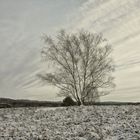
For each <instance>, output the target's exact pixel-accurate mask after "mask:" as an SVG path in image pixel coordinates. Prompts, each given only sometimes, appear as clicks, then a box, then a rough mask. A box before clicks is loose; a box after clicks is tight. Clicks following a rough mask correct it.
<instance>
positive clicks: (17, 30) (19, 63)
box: [0, 0, 140, 101]
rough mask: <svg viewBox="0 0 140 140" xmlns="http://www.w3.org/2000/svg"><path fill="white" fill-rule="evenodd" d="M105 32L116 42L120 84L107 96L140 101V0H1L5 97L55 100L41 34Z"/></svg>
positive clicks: (0, 84)
mask: <svg viewBox="0 0 140 140" xmlns="http://www.w3.org/2000/svg"><path fill="white" fill-rule="evenodd" d="M61 28H64V29H66V30H68V31H77V30H78V29H81V28H84V29H86V30H89V31H92V32H97V33H103V35H104V37H106V38H107V39H108V40H109V42H110V44H111V45H112V47H113V49H114V51H113V58H114V61H115V65H116V72H115V73H114V75H115V83H116V89H115V90H114V92H112V94H110V95H108V96H105V97H103V98H102V100H104V101H105V100H112V101H140V0H86V1H85V0H0V96H1V97H10V98H24V99H25V98H27V99H39V100H55V99H57V97H56V92H57V90H56V89H55V88H52V87H49V86H42V85H41V83H40V82H39V80H38V78H37V77H36V74H37V73H39V72H40V71H42V69H44V62H42V61H41V55H40V50H41V48H42V47H43V45H44V44H43V41H42V40H41V36H42V35H43V34H49V35H54V34H55V33H56V32H57V31H58V30H59V29H61Z"/></svg>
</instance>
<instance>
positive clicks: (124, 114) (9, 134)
mask: <svg viewBox="0 0 140 140" xmlns="http://www.w3.org/2000/svg"><path fill="white" fill-rule="evenodd" d="M31 139H32V140H140V106H139V105H136V106H135V105H122V106H115V105H114V106H73V107H62V108H61V107H60V108H59V107H58V108H3V109H0V140H31Z"/></svg>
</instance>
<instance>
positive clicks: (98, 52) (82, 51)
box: [39, 30, 114, 105]
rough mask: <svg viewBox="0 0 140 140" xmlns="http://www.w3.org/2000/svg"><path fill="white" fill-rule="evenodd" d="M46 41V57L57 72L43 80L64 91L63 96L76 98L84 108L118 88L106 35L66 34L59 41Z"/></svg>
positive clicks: (62, 33)
mask: <svg viewBox="0 0 140 140" xmlns="http://www.w3.org/2000/svg"><path fill="white" fill-rule="evenodd" d="M44 41H45V44H46V46H45V47H43V49H42V52H41V53H42V56H43V57H44V58H45V59H46V61H47V62H51V64H52V67H53V69H55V71H54V72H52V73H46V74H39V77H41V78H42V79H43V80H45V81H47V83H49V84H51V85H54V86H56V87H58V88H60V92H59V94H58V95H59V96H65V97H67V96H72V97H73V99H75V100H76V101H77V103H78V104H79V105H80V104H83V103H84V102H86V101H94V100H95V99H97V98H99V97H100V96H103V95H106V94H108V93H109V90H106V89H111V88H112V87H113V86H114V84H113V82H112V81H113V77H112V72H113V71H114V65H113V63H112V57H111V52H112V48H111V46H110V45H109V44H108V42H107V40H106V39H104V38H103V37H102V35H100V34H93V33H90V32H84V31H80V32H78V33H71V34H70V33H66V32H65V31H64V30H62V31H60V32H59V33H58V34H57V36H56V38H55V40H53V39H52V38H51V37H49V36H44Z"/></svg>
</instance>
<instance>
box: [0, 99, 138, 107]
mask: <svg viewBox="0 0 140 140" xmlns="http://www.w3.org/2000/svg"><path fill="white" fill-rule="evenodd" d="M75 105H76V103H75ZM85 105H100V106H102V105H117V106H120V105H140V102H87V103H85ZM62 106H65V105H64V104H63V102H62V101H58V102H56V101H37V100H22V99H18V100H15V99H10V98H0V108H9V107H62Z"/></svg>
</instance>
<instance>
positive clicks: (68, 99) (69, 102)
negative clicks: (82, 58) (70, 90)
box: [63, 96, 75, 106]
mask: <svg viewBox="0 0 140 140" xmlns="http://www.w3.org/2000/svg"><path fill="white" fill-rule="evenodd" d="M73 105H75V102H74V101H73V99H72V98H71V97H70V96H67V97H65V98H64V100H63V106H73Z"/></svg>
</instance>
